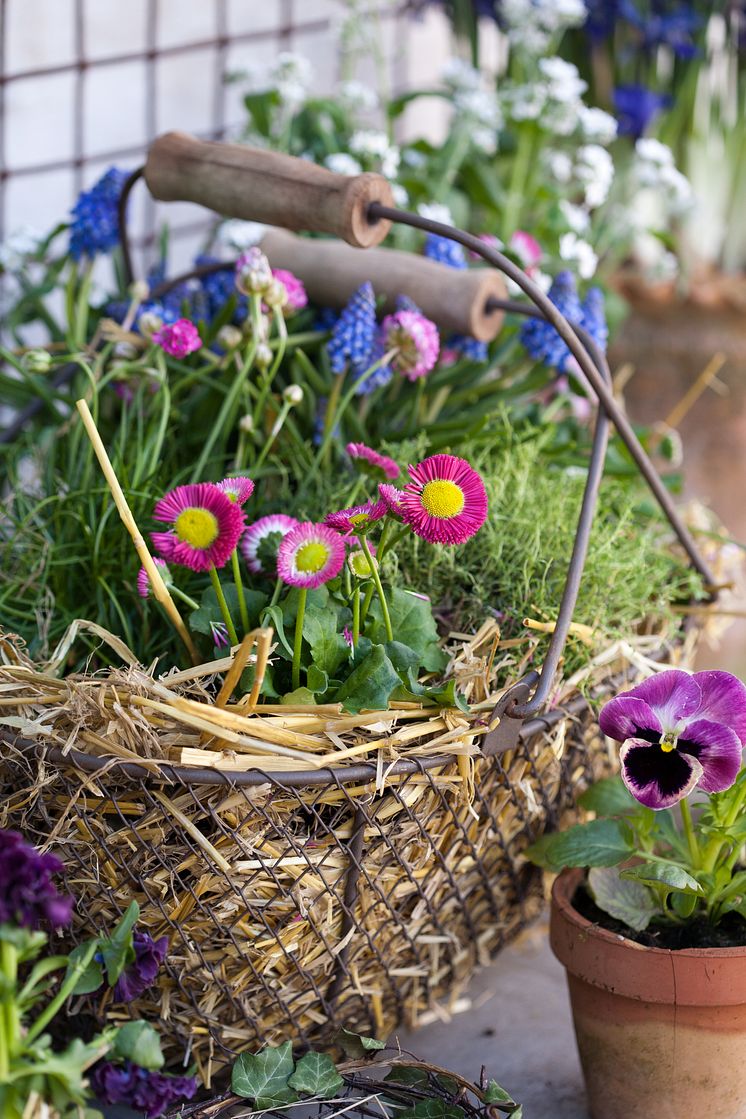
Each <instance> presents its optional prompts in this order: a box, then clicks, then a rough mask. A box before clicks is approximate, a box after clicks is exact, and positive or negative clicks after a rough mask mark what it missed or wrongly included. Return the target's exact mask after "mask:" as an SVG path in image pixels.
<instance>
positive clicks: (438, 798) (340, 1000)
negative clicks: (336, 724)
mask: <svg viewBox="0 0 746 1119" xmlns="http://www.w3.org/2000/svg"><path fill="white" fill-rule="evenodd" d="M588 719H589V716H588V715H586V716H585V717H584V718H583V719H582V720H581V721H580V722H579V723H577V724H575V725H573V726H572V727H571V728H570V730H569V731H568V736H567V742H566V745H565V750H564V753H563V755H562V757H561V759H560V760H557V759H556V758H555V757H554V755H551V751H549V750H548V748H547V745H546V742H547V740H546V738H545V737H544V736H543V735H541V734H540V735H538V736H536V735H534V736H533V737H532V738H531V740H530V741H527V742H525V743H522V744H521V745H520V746H519V747H518V749H517V751H516V752H515V754H514V755H513V756H512V757H511V758H510V759H507V760H506V756H505V755H503V756H497V757H494V758H491V759H482V760H480V761H479V762H478V769H477V782H476V794H475V799H474V802H473V811H474V812H476V813H477V816H478V824H477V825H476V828H477V830H476V831H475V828H474V824H473V822H471V821H472V820H473V817H471V815H470V810H469V809H467V808H466V806H465V804H464V802H463V801H462V800H461V799H460V798H459V797H458V796H457V795H454V793H453V791H452V790H450V791H446V790H445V789H444V788H443V787H442V785H441V783H440V782H439V780H438V778H437V777H435V776H434V775H433V773H432V772H431V771H430V769H429V768H428V767H427V766H426V765H420V766H418V768H417V771H416V772H415V773H412V774H408V775H404V777H403V778H402V780H401V781H400V782H392V783H389V784H387V785H386V787H385V790H384V791H383V793H382V794H380V795H375V786H374V784H370V783H369V784H367V785H366V786H363V787H361V785H360V783H359V782H356V783H355V784H354V785H352V784H349V783H348V782H346V781H345V780H344V779H340V776H339V775H338V774H337V773H335V772H331V771H330V772H329V775H328V780H326V779H325V781H324V783H323V784H322V783H320V784H318V785H316V786H305V785H304V786H300V787H298V786H294V785H293V784H291V783H290V782H285V781H283V780H282V779H281V778H280V777H279V775H277V774H274V775H272V774H261V775H256V779H257V780H261V782H262V785H261V786H260V787H259V788H257V786H256V785H254V786H249V785H239V784H237V783H236V782H235V781H232V780H231V778H230V777H229V776H228V775H224V774H213V775H212V776H211V777H210V780H209V782H208V781H205V780H204V779H199V780H195V779H190V778H188V777H187V778H184V777H183V776H177V775H176V774H177V771H173V774H174V776H173V777H171V778H169V779H168V780H166V782H165V783H163V781H162V780H161V779H159V780H157V781H154V779H153V777H152V776H144V777H140V778H132V776H131V774H130V773H129V772H127V773H122V771H121V766H120V765H118V764H113V765H107V767H106V769H105V770H103V771H101V772H100V773H98V774H96V775H95V779H94V781H93V783H92V784H89V785H88V786H86V787H83V788H81V777H82V776H83V775H82V772H81V771H80V770H76V769H75V768H73V767H72V766H71V765H67V766H65V765H58V764H53V765H52V766H51V767H50V768H48V769H47V770H46V782H47V783H46V785H45V788H44V789H43V791H42V792H41V793H40V795H39V797H38V800H37V803H36V805H35V807H34V809H33V811H32V812H30V813H28V814H26V812H25V811H24V812H23V816H24V819H23V821H20V820H14V812H13V808H12V804H13V800H14V797H13V787H14V786H15V787H16V788H19V787H22V786H23V784H24V780H23V776H22V775H21V776H20V779H19V780H18V784H16V781H14V780H12V779H11V780H10V782H9V786H8V787H7V788H6V793H7V794H8V795H9V799H8V801H6V805H7V806H8V808H9V810H10V818H9V820H8V823H9V824H10V825H11V826H13V824H14V823H15V824H16V825H17V826H22V827H23V829H24V831H25V832H26V834H27V835H28V837H29V839H30V840H31V841H32V842H33V841H34V840H35V839H36V840H38V841H39V842H42V843H43V842H44V841H45V837H46V836H48V835H49V834H54V835H55V849H56V850H57V851H58V852H59V854H60V855H61V856H62V858H63V860H64V861H65V863H66V865H67V873H68V878H69V886H70V889H71V892H72V893H74V894H75V895H77V897H78V906H77V912H78V917H79V921H80V927H79V934H80V935H83V936H85V935H90V930H91V926H92V925H93V926H100V927H102V928H103V927H104V926H105V925H106V924H107V923H109V924H110V922H111V916H112V914H113V913H116V912H121V911H122V909H123V908H124V907H125V905H126V904H127V901H128V900H129V899H130V898H131V897H133V896H134V897H137V898H138V899H139V900H140V904H141V908H142V909H143V912H144V919H145V920H146V924H147V925H148V927H149V928H150V929H151V931H152V932H153V933H154V935H155V934H156V933H157V934H158V935H161V934H163V933H166V934H167V935H168V936H169V938H170V951H169V957H168V960H167V962H166V965H165V967H166V970H167V972H168V974H169V977H170V980H171V983H172V984H173V986H174V990H175V992H177V994H175V995H174V996H173V998H171V999H170V1000H169V1005H170V1007H171V1008H172V1017H171V1018H170V1019H169V1020H167V1022H166V1027H165V1028H166V1031H167V1033H169V1041H170V1045H169V1050H170V1052H171V1053H172V1054H173V1055H175V1054H177V1053H182V1052H183V1050H184V1047H185V1046H186V1047H187V1048H188V1047H189V1046H190V1045H191V1043H192V1042H193V1041H195V1037H194V1035H193V1027H194V1026H198V1027H199V1028H200V1029H202V1028H206V1030H207V1031H209V1035H210V1038H211V1041H210V1043H209V1044H210V1051H211V1052H214V1055H215V1059H216V1061H217V1063H218V1064H220V1063H222V1060H224V1059H225V1055H228V1054H230V1053H231V1052H235V1051H237V1050H239V1049H244V1048H247V1047H251V1046H253V1045H255V1044H257V1043H262V1044H263V1043H265V1042H266V1041H267V1039H268V1036H269V1035H270V1034H271V1035H272V1036H275V1035H276V1037H278V1038H280V1037H282V1038H284V1037H286V1036H292V1037H293V1038H294V1039H295V1040H296V1041H298V1042H299V1043H300V1044H302V1045H306V1046H309V1045H318V1044H319V1043H322V1044H328V1043H329V1042H330V1041H331V1039H332V1037H333V1034H334V1033H335V1032H336V1030H337V1029H338V1028H339V1027H340V1026H341V1025H344V1026H346V1027H347V1028H351V1029H356V1030H360V1031H361V1032H363V1033H369V1034H370V1033H375V1034H377V1035H379V1036H380V1035H381V1033H382V1027H383V1026H384V1025H385V1028H386V1029H387V1030H388V1029H391V1028H393V1027H395V1026H396V1025H397V1024H401V1023H403V1022H408V1023H412V1021H413V1019H416V1016H417V1012H418V1011H422V1009H423V1008H426V1007H427V1006H428V1005H429V1004H430V1003H431V1002H432V1000H433V999H436V998H439V997H444V996H447V995H448V994H449V993H452V992H453V991H454V990H455V989H458V987H459V985H462V984H463V983H464V982H465V981H466V980H467V979H468V978H469V976H470V975H471V973H472V971H473V969H474V967H475V966H476V964H477V963H481V962H486V960H487V959H488V958H489V956H491V955H492V954H493V953H494V952H495V951H497V950H499V948H500V947H501V946H502V945H503V944H504V943H505V942H507V941H508V940H510V939H511V938H512V936H513V935H515V933H516V932H517V931H518V929H520V928H521V927H523V926H524V925H525V924H527V923H528V922H529V921H530V920H531V919H532V918H533V917H534V916H535V915H536V912H537V910H538V907H539V905H540V901H539V899H540V896H541V874H540V872H539V871H538V870H537V869H536V868H534V867H532V866H530V865H529V864H527V863H526V861H525V860H524V859H523V857H522V854H521V852H522V851H523V849H524V848H525V846H526V845H527V844H528V843H529V842H531V841H532V839H534V838H535V837H536V836H537V835H538V834H541V833H542V832H543V831H544V830H546V829H547V828H550V827H552V826H555V825H556V823H557V821H558V819H559V816H560V815H561V814H562V812H563V811H565V809H567V808H568V807H570V805H571V803H572V800H573V797H574V796H575V794H576V793H577V792H578V790H579V788H582V787H584V786H585V785H586V784H587V783H589V782H590V781H591V780H593V779H595V778H597V777H598V776H599V774H600V771H601V770H603V768H604V767H605V764H606V756H605V753H604V752H603V750H594V749H589V747H588V744H587V743H586V742H585V741H584V731H585V729H586V727H587V723H588ZM550 755H551V756H550ZM539 759H541V762H540V764H539ZM28 761H29V759H28V758H27V759H26V763H24V767H23V768H25V765H26V764H27V763H28ZM519 771H520V773H522V774H523V776H522V777H521V779H520V780H519V781H518V782H516V773H517V772H519ZM17 777H18V775H17ZM26 784H27V782H26ZM163 789H165V790H166V791H167V793H168V796H169V797H170V798H171V800H172V802H173V801H174V800H178V803H179V805H180V810H181V811H182V812H183V813H185V814H186V815H188V817H189V818H190V820H191V821H192V822H193V823H194V824H195V825H196V827H197V828H198V829H199V832H200V834H201V835H202V836H204V837H205V839H206V840H208V841H209V843H211V844H213V845H215V846H217V847H218V848H220V849H222V850H224V851H231V852H232V854H231V859H230V861H231V871H230V873H227V872H226V870H225V869H224V868H221V867H220V866H219V865H218V864H217V863H216V862H214V861H212V860H211V859H210V858H209V854H207V855H206V851H205V848H204V846H203V845H201V844H200V843H199V842H198V841H197V840H196V839H195V837H194V835H193V834H190V832H189V830H188V829H185V828H184V827H182V826H181V825H180V824H179V822H178V821H176V820H174V819H173V818H172V817H171V816H170V815H169V811H168V809H167V808H164V804H163V802H162V800H161V799H160V797H159V791H160V790H163ZM330 792H331V793H332V794H333V795H335V796H336V795H337V794H338V802H336V803H330V797H329V794H330ZM228 797H229V798H230V805H231V812H230V814H229V815H228V816H226V812H225V808H224V806H225V803H226V798H228ZM278 801H281V802H282V816H281V818H280V817H279V816H278V808H277V804H276V802H278ZM506 809H507V815H506ZM70 816H73V817H74V819H73V821H72V822H71V823H65V819H66V817H70ZM155 833H157V834H158V835H159V836H160V837H161V838H160V842H157V843H156V842H154V840H153V835H154V834H155ZM402 837H403V838H402ZM286 860H291V862H292V864H293V871H292V874H290V873H289V872H287V871H283V869H282V867H283V863H284V862H285V865H287V863H286ZM237 862H238V863H240V866H239V865H236V864H237ZM185 863H188V864H189V867H188V869H186V870H185V869H184V866H185ZM417 867H419V868H420V869H419V870H418V869H416V868H417ZM423 867H425V868H426V869H427V873H426V874H423V873H422V869H421V868H423ZM413 868H415V869H413ZM436 878H437V882H438V886H437V890H435V888H434V886H433V883H434V881H435V879H436ZM208 880H209V881H208ZM206 883H208V884H207V885H206ZM185 913H186V914H187V916H186V917H185V916H184V914H185ZM291 913H292V914H295V915H296V916H290V914H291ZM228 914H230V916H227V915H228ZM301 917H302V919H303V920H304V921H306V922H307V923H308V927H309V930H310V932H309V933H308V934H305V935H306V939H305V940H304V945H305V948H304V951H303V952H299V951H296V950H295V949H294V946H293V937H292V936H291V935H289V934H290V933H292V926H293V922H294V921H299V920H300V919H301ZM258 940H262V941H264V942H266V943H267V944H268V945H269V946H270V947H269V948H268V950H267V951H268V953H269V955H270V956H274V959H275V960H276V961H279V965H278V966H275V965H268V964H267V963H266V960H265V959H262V960H260V959H259V958H258V957H257V955H256V954H255V953H254V954H252V950H251V948H252V945H253V944H255V943H256V941H258ZM434 943H437V944H438V948H437V964H436V965H435V966H434V964H433V949H432V945H433V944H434ZM309 945H310V947H309ZM206 991H208V992H210V997H211V998H212V1003H211V1006H212V1010H211V1009H210V1006H207V1007H206V1003H205V992H206ZM309 992H312V999H311V1000H310V1001H311V1005H312V1010H311V1013H310V1014H309ZM159 997H160V994H159V993H158V992H156V993H155V994H154V996H153V998H152V999H151V1001H150V1003H149V1004H148V1005H149V1007H150V1011H151V1013H153V1012H157V1007H158V999H159ZM177 1002H178V1004H179V1007H180V1010H179V1013H178V1014H173V1008H174V1006H175V1005H176V1003H177ZM142 1007H143V1004H141V1003H138V1004H137V1006H136V1012H137V1013H140V1012H141V1011H142ZM269 1022H271V1023H272V1025H271V1027H270V1026H268V1023H269ZM201 1057H202V1059H203V1060H204V1045H203V1048H202V1051H201ZM221 1058H222V1060H221Z"/></svg>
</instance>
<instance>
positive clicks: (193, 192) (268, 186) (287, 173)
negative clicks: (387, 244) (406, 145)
mask: <svg viewBox="0 0 746 1119" xmlns="http://www.w3.org/2000/svg"><path fill="white" fill-rule="evenodd" d="M145 181H146V183H147V184H148V189H149V190H150V193H151V194H152V195H153V197H154V198H157V199H159V200H160V201H162V202H175V201H181V202H197V203H199V204H200V205H201V206H207V207H208V208H209V209H211V210H215V212H216V213H218V214H222V215H223V216H225V217H232V218H243V219H244V220H246V221H258V222H264V223H265V224H267V225H279V226H282V227H283V228H284V229H302V230H306V231H309V232H311V231H312V232H315V233H330V234H332V235H333V236H335V237H340V238H341V239H342V240H343V241H347V242H348V243H349V244H350V245H355V246H356V247H357V248H368V247H369V246H370V245H377V244H379V243H380V242H381V241H382V240H383V239H384V237H385V236H386V234H387V233H388V231H389V229H390V228H391V222H390V221H387V220H386V219H383V218H381V219H379V220H378V221H370V220H369V218H368V207H369V206H370V204H371V203H372V202H380V203H381V204H383V205H384V206H393V205H394V200H393V196H392V194H391V187H390V186H389V184H388V182H387V181H386V179H384V178H383V176H382V175H374V174H371V173H365V174H362V175H354V176H349V175H335V174H334V173H333V172H332V171H327V170H326V168H324V167H317V166H316V164H314V163H311V162H310V161H309V160H306V159H296V158H295V157H294V156H291V155H280V154H278V153H276V152H270V151H264V150H263V149H260V148H250V147H247V146H246V145H244V144H224V143H217V142H214V141H211V140H197V139H195V138H194V136H188V135H187V134H186V133H184V132H166V133H165V134H164V135H163V136H159V137H158V138H157V139H156V140H154V141H153V143H152V145H151V147H150V150H149V152H148V158H147V162H146V164H145Z"/></svg>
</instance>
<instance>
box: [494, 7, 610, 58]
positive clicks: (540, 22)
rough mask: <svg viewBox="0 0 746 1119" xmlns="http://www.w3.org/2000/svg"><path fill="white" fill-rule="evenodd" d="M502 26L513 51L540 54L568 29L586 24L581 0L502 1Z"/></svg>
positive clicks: (585, 15) (585, 10) (584, 8)
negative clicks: (519, 50) (518, 50)
mask: <svg viewBox="0 0 746 1119" xmlns="http://www.w3.org/2000/svg"><path fill="white" fill-rule="evenodd" d="M500 15H501V17H502V23H503V26H504V27H505V30H506V32H507V35H508V39H509V40H510V44H511V46H512V47H513V48H516V47H517V48H519V49H521V50H524V51H526V52H527V53H529V54H533V55H540V54H543V53H544V52H545V51H546V50H547V48H548V47H549V46H550V44H551V42H552V40H553V39H555V38H556V37H559V35H561V33H562V32H563V31H565V30H566V29H567V28H568V27H580V26H581V24H583V23H585V21H586V19H587V16H588V11H587V9H586V6H585V4H584V3H583V0H502V3H501V5H500Z"/></svg>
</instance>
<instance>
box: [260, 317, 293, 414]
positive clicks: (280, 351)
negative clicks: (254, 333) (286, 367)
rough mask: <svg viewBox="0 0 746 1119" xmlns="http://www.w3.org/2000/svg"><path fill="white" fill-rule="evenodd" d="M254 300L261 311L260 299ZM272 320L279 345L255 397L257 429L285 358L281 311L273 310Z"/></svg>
mask: <svg viewBox="0 0 746 1119" xmlns="http://www.w3.org/2000/svg"><path fill="white" fill-rule="evenodd" d="M254 298H257V299H259V302H258V303H257V307H259V309H260V310H261V299H260V298H259V297H258V296H256V297H255V296H252V300H253V299H254ZM253 319H254V312H253V303H252V321H253ZM274 320H275V326H276V327H277V335H278V338H279V344H278V347H277V353H276V354H275V359H274V361H273V362H272V364H271V365H270V366H269V368H268V369H267V372H266V373H265V374H264V378H263V380H262V383H261V385H260V388H259V396H258V397H257V402H256V404H255V406H254V426H255V427H257V428H258V427H259V425H260V423H261V421H262V412H263V411H264V407H265V405H266V403H267V397H268V396H269V390H270V387H271V385H272V382H273V381H274V379H275V377H276V376H277V370H278V369H279V368H280V365H281V363H282V359H283V358H284V356H285V347H286V345H287V339H288V328H287V327H286V325H285V318H284V316H283V314H282V311H281V310H280V309H279V308H278V307H276V308H275V312H274Z"/></svg>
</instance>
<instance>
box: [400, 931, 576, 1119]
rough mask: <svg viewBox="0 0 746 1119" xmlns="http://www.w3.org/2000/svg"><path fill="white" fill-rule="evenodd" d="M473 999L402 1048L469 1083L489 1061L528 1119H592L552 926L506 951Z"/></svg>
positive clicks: (406, 1037) (477, 982)
mask: <svg viewBox="0 0 746 1119" xmlns="http://www.w3.org/2000/svg"><path fill="white" fill-rule="evenodd" d="M467 996H468V998H469V999H470V1001H471V1009H468V1010H466V1011H465V1012H464V1013H462V1014H458V1015H456V1016H455V1017H454V1018H452V1020H451V1021H450V1022H448V1023H445V1022H439V1023H437V1024H434V1025H429V1026H424V1027H421V1028H420V1029H418V1030H416V1031H414V1032H411V1033H400V1034H399V1035H398V1036H399V1041H400V1043H401V1045H402V1048H404V1049H408V1050H410V1051H411V1052H413V1053H416V1054H417V1056H419V1057H422V1058H424V1059H425V1060H430V1061H432V1062H433V1063H434V1064H438V1065H443V1066H444V1067H446V1068H450V1069H453V1070H454V1071H455V1072H459V1073H461V1074H462V1075H464V1076H466V1077H468V1079H470V1080H476V1079H478V1077H479V1070H480V1068H481V1066H482V1065H484V1066H485V1068H486V1070H487V1073H488V1075H489V1076H492V1077H494V1078H495V1080H497V1081H498V1083H500V1084H502V1086H503V1087H504V1088H505V1089H506V1091H508V1092H511V1093H512V1095H513V1098H514V1099H515V1100H517V1101H518V1102H519V1103H522V1104H523V1110H524V1116H525V1119H588V1112H587V1110H586V1104H585V1095H584V1092H583V1080H582V1075H581V1071H580V1064H579V1061H578V1055H577V1051H576V1048H575V1035H574V1034H573V1028H572V1018H571V1015H570V1005H569V1001H568V997H567V988H566V984H565V973H564V970H563V968H562V967H561V966H560V965H559V964H558V963H557V961H556V960H555V958H554V956H553V955H552V953H551V951H550V949H549V943H548V939H547V927H546V924H545V923H540V924H538V925H535V926H534V927H533V928H530V929H528V930H527V931H526V932H525V933H523V934H522V936H521V937H520V938H519V939H518V940H517V941H516V942H515V943H514V944H512V945H511V946H510V947H509V948H506V949H505V950H504V951H503V952H501V953H500V955H499V956H498V959H497V961H496V962H495V963H494V964H492V965H491V966H490V967H489V968H485V969H484V970H483V971H481V972H480V973H479V974H478V975H477V976H476V978H475V979H474V980H472V983H471V986H470V988H469V990H468V992H467Z"/></svg>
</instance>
